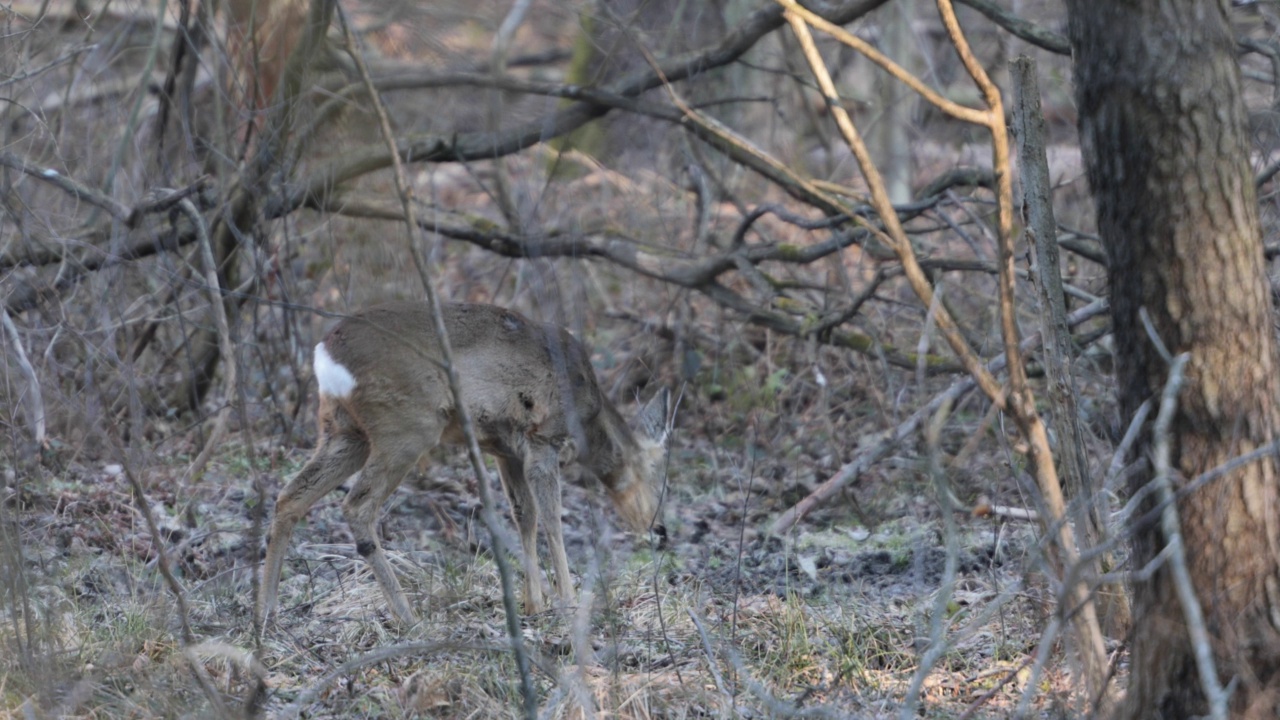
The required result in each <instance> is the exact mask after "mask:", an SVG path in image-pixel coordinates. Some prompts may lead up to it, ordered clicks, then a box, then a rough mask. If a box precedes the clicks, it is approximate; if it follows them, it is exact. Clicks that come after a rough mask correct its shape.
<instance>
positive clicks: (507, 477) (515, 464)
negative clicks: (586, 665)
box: [494, 457, 543, 615]
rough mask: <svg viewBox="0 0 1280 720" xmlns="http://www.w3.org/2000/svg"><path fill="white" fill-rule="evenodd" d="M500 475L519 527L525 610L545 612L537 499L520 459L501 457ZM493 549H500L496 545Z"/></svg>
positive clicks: (499, 462) (534, 613) (531, 612)
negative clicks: (539, 559) (540, 565)
mask: <svg viewBox="0 0 1280 720" xmlns="http://www.w3.org/2000/svg"><path fill="white" fill-rule="evenodd" d="M498 475H499V476H500V477H501V478H502V489H503V490H504V491H506V493H507V500H508V501H510V502H511V514H512V515H514V516H515V520H516V526H517V527H518V528H519V529H520V549H521V551H522V552H521V553H520V555H521V559H522V560H523V564H524V612H525V614H526V615H536V614H538V613H540V612H542V608H543V603H542V570H541V569H540V568H539V567H538V512H539V508H538V501H537V498H536V497H534V494H533V489H532V488H530V487H529V481H528V479H527V478H526V477H525V474H524V466H523V463H522V462H521V461H520V460H516V459H514V458H510V457H499V458H498ZM494 552H501V550H500V549H499V548H494Z"/></svg>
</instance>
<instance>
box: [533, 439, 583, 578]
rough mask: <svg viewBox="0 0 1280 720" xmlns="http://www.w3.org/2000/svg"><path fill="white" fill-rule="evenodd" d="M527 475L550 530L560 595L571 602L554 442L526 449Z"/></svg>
mask: <svg viewBox="0 0 1280 720" xmlns="http://www.w3.org/2000/svg"><path fill="white" fill-rule="evenodd" d="M524 470H525V475H526V476H527V478H528V483H529V484H530V485H532V486H533V493H534V496H535V498H536V499H537V503H538V508H539V510H540V511H541V514H542V528H543V530H544V531H546V533H547V545H548V546H549V547H550V550H551V564H552V567H553V568H554V569H555V575H556V578H555V587H556V595H558V596H559V598H560V600H561V601H562V602H564V603H565V604H567V603H568V602H569V601H571V600H572V599H573V578H572V577H570V576H569V559H568V557H566V556H565V552H564V529H563V526H562V525H561V522H560V507H561V501H560V454H559V452H558V451H557V450H556V448H554V447H552V446H550V445H538V444H532V443H531V444H530V446H529V448H528V450H526V452H525V460H524Z"/></svg>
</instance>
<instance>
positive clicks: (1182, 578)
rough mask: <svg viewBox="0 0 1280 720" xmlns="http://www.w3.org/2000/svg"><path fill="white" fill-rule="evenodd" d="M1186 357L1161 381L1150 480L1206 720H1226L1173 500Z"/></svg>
mask: <svg viewBox="0 0 1280 720" xmlns="http://www.w3.org/2000/svg"><path fill="white" fill-rule="evenodd" d="M1190 359H1191V355H1190V354H1189V353H1181V354H1179V355H1178V356H1177V357H1176V358H1174V360H1173V364H1172V365H1171V366H1170V367H1169V379H1168V380H1166V381H1165V384H1164V391H1163V392H1162V393H1161V394H1160V411H1159V412H1158V413H1156V421H1155V424H1154V426H1153V427H1152V430H1151V433H1152V442H1153V444H1154V446H1155V451H1154V453H1153V456H1154V457H1153V464H1154V465H1155V471H1156V476H1155V478H1153V479H1152V482H1154V483H1155V485H1156V489H1157V491H1158V492H1159V494H1160V500H1161V502H1162V503H1164V509H1163V510H1161V512H1160V528H1161V530H1163V531H1164V537H1165V542H1166V543H1168V545H1169V547H1170V548H1172V550H1171V552H1170V554H1169V559H1168V563H1169V570H1170V572H1171V573H1172V574H1173V586H1174V588H1175V589H1176V590H1177V592H1178V600H1179V602H1181V603H1182V614H1183V617H1185V618H1186V621H1187V634H1188V635H1189V636H1190V637H1191V649H1192V652H1193V653H1194V654H1195V658H1196V669H1197V670H1198V671H1199V672H1200V686H1201V688H1202V689H1203V690H1204V694H1205V697H1206V698H1207V699H1208V701H1209V716H1210V717H1211V718H1213V719H1214V720H1226V718H1227V717H1228V712H1227V699H1228V694H1227V692H1226V691H1224V690H1223V688H1222V684H1221V683H1220V682H1218V670H1217V668H1216V666H1215V664H1214V661H1213V646H1212V645H1211V642H1212V641H1211V640H1210V638H1209V630H1208V628H1206V627H1205V624H1204V612H1203V611H1202V610H1201V608H1200V600H1199V598H1197V597H1196V590H1195V586H1194V585H1193V584H1192V582H1191V573H1190V571H1189V570H1188V569H1187V556H1186V552H1185V551H1184V547H1183V543H1182V530H1181V528H1180V526H1179V522H1178V506H1177V504H1176V503H1175V502H1174V499H1173V498H1174V496H1173V480H1172V478H1173V472H1174V471H1173V461H1172V459H1173V449H1172V448H1173V441H1172V439H1171V435H1172V434H1171V432H1170V428H1171V427H1172V425H1173V418H1174V416H1175V415H1176V414H1177V408H1178V391H1179V390H1180V389H1181V388H1182V381H1183V372H1184V371H1185V369H1186V365H1187V361H1188V360H1190Z"/></svg>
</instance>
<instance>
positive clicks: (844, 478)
mask: <svg viewBox="0 0 1280 720" xmlns="http://www.w3.org/2000/svg"><path fill="white" fill-rule="evenodd" d="M1109 309H1110V306H1109V305H1108V304H1107V301H1106V300H1099V301H1098V302H1095V303H1093V304H1091V305H1086V306H1085V307H1082V308H1080V309H1079V310H1076V311H1075V312H1073V313H1071V315H1069V316H1067V322H1068V323H1069V324H1070V325H1071V326H1072V327H1075V326H1076V325H1079V324H1080V323H1083V322H1085V321H1086V320H1090V319H1092V318H1095V317H1098V316H1099V315H1102V314H1104V313H1106V312H1107V311H1108V310H1109ZM1039 345H1040V333H1033V334H1031V335H1029V336H1027V337H1026V338H1025V339H1023V341H1022V344H1021V345H1020V346H1019V348H1018V351H1019V353H1028V352H1031V351H1032V350H1034V349H1036V348H1037V347H1039ZM1006 360H1007V358H1006V357H1005V356H1004V355H999V356H997V357H995V358H993V359H992V360H991V361H990V362H988V363H987V365H986V370H987V372H990V373H998V372H1000V371H1001V370H1002V369H1004V367H1005V364H1006ZM975 387H977V383H976V381H975V380H974V379H973V378H972V377H964V378H961V379H959V380H956V381H955V382H954V383H952V384H951V387H949V388H947V389H946V390H945V391H943V392H942V393H939V394H938V395H935V396H934V398H933V399H932V400H930V401H929V402H928V403H927V404H926V405H924V406H922V407H920V408H919V409H917V410H916V411H915V412H913V413H911V416H910V417H908V418H907V419H906V420H903V421H902V422H901V423H899V424H898V425H897V426H895V427H893V428H890V429H888V430H885V431H883V432H881V433H880V434H878V435H876V436H875V437H873V438H871V439H870V441H869V444H867V445H866V446H864V447H861V448H859V449H858V451H857V454H856V455H855V456H854V458H853V460H850V461H849V462H848V463H845V464H844V465H843V466H841V468H840V469H839V470H837V471H836V473H835V474H834V475H832V476H831V477H830V478H828V479H827V481H826V482H824V483H822V484H821V485H819V486H818V487H817V488H816V489H815V490H814V491H813V492H811V493H809V494H808V495H807V496H806V497H805V498H804V499H803V500H801V501H800V502H798V503H796V504H795V505H793V506H792V507H791V508H790V509H788V510H787V511H786V512H784V513H782V514H781V515H779V516H778V519H777V520H774V521H773V525H772V526H770V528H769V532H770V533H773V534H775V535H783V534H786V533H787V532H788V531H789V530H791V528H792V527H794V526H795V524H796V523H797V522H799V521H800V519H801V518H803V517H804V516H805V515H807V514H809V512H810V511H812V510H813V509H814V508H815V507H817V506H818V505H820V504H822V503H824V502H826V501H827V500H829V499H831V498H832V497H834V496H835V494H836V493H837V492H839V491H840V490H841V488H843V487H844V486H845V485H847V484H849V483H850V482H851V481H853V480H855V479H857V478H858V477H859V476H860V475H862V474H863V473H865V472H866V471H867V470H870V469H871V468H872V467H873V466H874V465H875V464H876V463H877V462H879V461H881V460H883V459H884V458H886V457H888V455H889V453H890V452H892V451H893V449H894V448H895V447H897V446H898V444H899V443H901V442H903V441H904V440H906V439H908V438H910V437H912V436H913V435H915V433H916V431H917V430H918V429H919V427H920V425H921V423H923V422H924V421H925V420H926V419H927V418H929V417H930V416H931V415H932V414H933V413H935V412H937V410H938V408H940V407H942V406H943V404H944V403H954V402H955V401H957V400H959V399H960V398H961V397H962V396H963V395H965V394H966V393H968V392H969V391H971V390H973V389H974V388H975Z"/></svg>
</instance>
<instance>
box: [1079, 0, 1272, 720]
mask: <svg viewBox="0 0 1280 720" xmlns="http://www.w3.org/2000/svg"><path fill="white" fill-rule="evenodd" d="M1068 7H1069V9H1070V14H1071V15H1070V34H1071V42H1072V47H1073V50H1074V53H1075V58H1076V96H1077V101H1078V104H1079V112H1080V136H1081V143H1082V146H1083V149H1084V157H1085V164H1086V167H1087V170H1088V175H1089V182H1090V184H1091V186H1092V188H1093V193H1094V197H1095V199H1096V202H1097V212H1098V231H1099V233H1100V234H1101V235H1102V237H1103V239H1104V241H1105V242H1106V244H1107V246H1108V250H1109V253H1110V258H1111V305H1112V313H1113V317H1114V331H1115V343H1116V364H1117V374H1118V378H1117V380H1118V383H1119V394H1120V404H1121V408H1122V411H1123V413H1124V416H1125V417H1129V416H1132V413H1133V412H1134V410H1135V409H1136V408H1137V407H1138V405H1139V404H1141V403H1142V402H1143V401H1144V400H1146V399H1148V398H1151V397H1153V396H1156V395H1158V392H1159V388H1160V386H1161V385H1162V384H1163V382H1164V380H1165V378H1166V377H1167V375H1168V367H1167V365H1166V362H1165V360H1163V359H1162V358H1161V355H1160V354H1159V351H1158V349H1157V347H1156V345H1155V344H1154V343H1153V341H1152V340H1151V338H1150V337H1149V336H1148V333H1147V331H1146V330H1145V329H1144V327H1143V322H1142V319H1141V316H1140V310H1142V309H1144V308H1145V309H1146V311H1147V313H1148V314H1149V316H1150V319H1151V322H1152V324H1153V326H1154V328H1155V332H1156V333H1157V334H1158V335H1159V338H1160V340H1161V341H1162V342H1163V343H1164V345H1165V346H1166V347H1167V348H1168V349H1169V350H1170V352H1172V353H1181V352H1188V353H1190V363H1189V365H1188V374H1187V383H1186V385H1185V386H1184V389H1183V391H1182V393H1181V395H1180V396H1179V398H1178V403H1179V404H1178V415H1177V417H1176V419H1175V422H1174V426H1173V428H1174V429H1173V445H1174V454H1175V455H1174V463H1175V468H1176V469H1177V471H1178V473H1179V474H1180V476H1179V477H1177V478H1174V482H1175V487H1178V488H1181V487H1185V486H1186V484H1187V483H1188V482H1189V480H1190V479H1192V478H1194V477H1195V476H1197V475H1199V474H1200V473H1203V472H1204V471H1206V470H1209V469H1211V468H1213V467H1215V466H1217V465H1219V464H1220V463H1222V462H1224V461H1226V460H1228V459H1230V458H1232V457H1235V456H1237V455H1240V454H1242V453H1245V452H1248V451H1250V450H1253V449H1255V448H1258V447H1261V446H1263V445H1266V444H1268V443H1270V442H1271V441H1272V440H1273V439H1274V438H1275V435H1276V430H1277V427H1280V423H1278V420H1280V415H1278V413H1277V384H1278V383H1277V377H1276V367H1275V358H1276V346H1275V340H1274V336H1273V329H1272V323H1271V314H1270V305H1269V303H1268V285H1267V280H1266V277H1265V275H1264V272H1263V269H1264V268H1263V257H1262V244H1261V230H1260V227H1259V223H1258V210H1257V201H1256V198H1255V196H1254V186H1253V176H1252V173H1251V172H1250V168H1249V144H1248V136H1247V135H1246V123H1245V108H1244V104H1243V101H1242V98H1241V83H1240V73H1239V69H1238V67H1237V65H1236V62H1235V57H1234V48H1235V42H1234V37H1233V33H1232V31H1231V27H1230V24H1229V20H1228V17H1227V13H1228V8H1227V3H1226V2H1225V0H1222V1H1218V2H1215V1H1213V0H1204V1H1192V0H1179V1H1177V2H1168V1H1161V0H1123V1H1118V2H1114V3H1111V2H1108V3H1094V2H1087V1H1085V0H1069V2H1068ZM1150 477H1151V476H1150V473H1143V474H1141V475H1140V476H1138V477H1135V478H1134V480H1133V484H1132V489H1133V490H1135V491H1136V490H1137V489H1138V488H1139V487H1141V486H1142V485H1144V484H1145V483H1146V482H1147V481H1148V480H1150ZM1152 507H1153V506H1152V505H1148V507H1147V509H1148V510H1150V509H1151V508H1152ZM1178 515H1179V518H1180V521H1181V526H1182V531H1183V535H1184V538H1185V544H1186V552H1187V565H1188V569H1189V571H1190V575H1191V578H1192V584H1193V585H1194V587H1195V591H1196V595H1197V597H1198V598H1199V601H1200V604H1201V606H1202V609H1203V611H1204V615H1205V619H1206V623H1207V625H1208V630H1209V636H1210V637H1211V638H1213V643H1214V647H1213V648H1212V650H1213V656H1214V658H1215V660H1216V662H1217V669H1218V674H1219V676H1220V679H1221V681H1222V682H1223V684H1226V683H1229V682H1232V681H1234V682H1236V683H1237V685H1236V687H1235V689H1234V693H1233V695H1232V702H1231V711H1232V714H1233V715H1234V716H1238V717H1264V716H1266V717H1275V713H1276V710H1277V709H1278V708H1280V507H1277V466H1276V462H1275V459H1274V458H1269V459H1267V460H1264V461H1261V462H1256V463H1253V464H1251V465H1249V466H1247V467H1245V468H1244V469H1242V470H1239V471H1237V472H1235V473H1232V474H1231V475H1229V476H1227V477H1225V478H1222V479H1219V480H1215V481H1214V482H1212V483H1209V484H1207V485H1205V486H1203V487H1201V488H1199V489H1197V490H1195V491H1193V492H1191V493H1190V494H1188V495H1186V496H1185V497H1183V498H1182V499H1181V500H1180V501H1179V503H1178ZM1133 530H1134V533H1135V542H1134V556H1133V559H1132V567H1133V568H1141V567H1143V566H1144V565H1145V564H1146V563H1147V562H1148V561H1150V560H1151V559H1152V558H1154V557H1155V556H1156V555H1157V554H1158V553H1159V551H1160V549H1161V548H1162V547H1163V546H1164V544H1165V538H1164V537H1163V535H1162V534H1161V532H1160V529H1159V526H1158V523H1155V522H1152V521H1151V520H1150V518H1149V517H1147V518H1143V519H1142V520H1139V521H1138V523H1137V525H1136V526H1135V527H1134V528H1133ZM1172 583H1173V581H1172V576H1171V573H1170V572H1169V571H1168V568H1167V566H1166V567H1164V568H1162V569H1161V570H1159V571H1158V572H1156V573H1155V575H1154V576H1153V577H1152V578H1151V579H1150V580H1149V581H1147V582H1139V583H1135V586H1134V607H1133V619H1134V632H1133V644H1132V664H1131V681H1130V687H1129V692H1128V698H1127V701H1126V703H1125V708H1126V710H1125V716H1127V717H1133V718H1151V717H1165V718H1172V717H1178V718H1181V717H1188V716H1191V715H1202V714H1205V713H1206V712H1207V710H1208V706H1207V704H1206V701H1205V696H1204V693H1203V691H1202V688H1201V685H1200V682H1199V679H1198V675H1197V667H1196V664H1195V660H1194V657H1193V655H1192V648H1191V642H1190V640H1189V639H1188V635H1187V631H1186V623H1185V621H1184V614H1183V608H1182V606H1181V605H1180V603H1179V602H1178V598H1177V594H1176V592H1175V590H1174V587H1173V584H1172Z"/></svg>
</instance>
